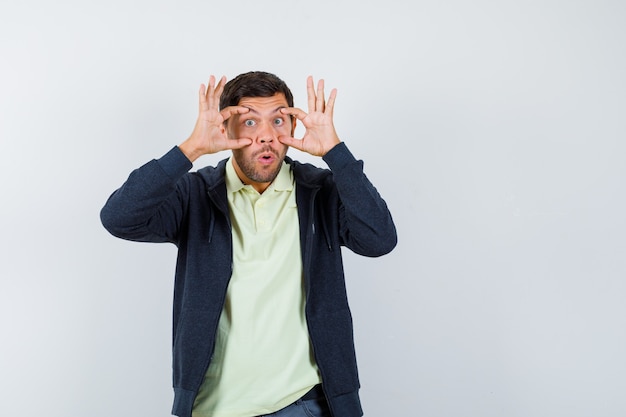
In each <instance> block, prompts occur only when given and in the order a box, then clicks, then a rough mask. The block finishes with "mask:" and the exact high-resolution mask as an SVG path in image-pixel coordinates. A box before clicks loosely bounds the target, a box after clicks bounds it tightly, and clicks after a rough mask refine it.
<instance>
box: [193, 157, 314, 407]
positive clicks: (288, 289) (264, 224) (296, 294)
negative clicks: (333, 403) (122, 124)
mask: <svg viewBox="0 0 626 417" xmlns="http://www.w3.org/2000/svg"><path fill="white" fill-rule="evenodd" d="M226 188H227V193H228V204H229V208H230V217H231V222H232V239H233V274H232V277H231V279H230V283H229V286H228V291H227V294H226V302H225V304H224V309H223V311H222V315H221V317H220V322H219V328H218V333H217V336H216V338H217V339H216V346H215V353H214V355H213V359H212V361H211V365H210V366H209V369H208V371H207V373H206V376H205V379H204V382H203V384H202V386H201V388H200V392H199V393H198V396H197V398H196V402H195V404H194V410H193V414H192V415H193V417H251V416H258V415H263V414H269V413H273V412H275V411H278V410H280V409H281V408H284V407H286V406H287V405H289V404H291V403H293V402H294V401H295V400H297V399H298V398H300V397H301V396H302V395H304V394H305V393H306V392H307V391H308V390H309V389H310V388H311V387H313V386H314V385H316V384H318V383H319V382H320V381H321V379H320V376H319V370H318V368H317V366H316V364H315V360H314V359H313V355H312V351H311V346H310V342H309V335H308V329H307V324H306V318H305V315H304V303H305V296H304V287H303V285H304V283H303V273H302V259H301V252H300V229H299V223H298V212H297V206H296V190H295V182H294V178H293V173H292V172H291V170H290V169H289V166H288V165H287V164H286V163H283V166H282V167H281V170H280V172H279V174H278V176H277V177H276V178H275V179H274V181H273V182H272V184H270V186H269V187H268V188H267V189H266V190H265V191H264V192H263V194H259V193H258V192H257V191H256V190H255V189H254V188H252V187H251V186H250V185H244V184H243V183H242V182H241V180H240V179H239V177H238V176H237V173H236V172H235V169H234V167H233V166H232V159H231V160H230V161H228V163H227V164H226Z"/></svg>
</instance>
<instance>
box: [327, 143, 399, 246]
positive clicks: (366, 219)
mask: <svg viewBox="0 0 626 417" xmlns="http://www.w3.org/2000/svg"><path fill="white" fill-rule="evenodd" d="M323 159H324V161H325V162H326V164H327V165H328V167H329V168H330V170H331V171H332V173H333V175H332V177H333V181H334V183H335V186H336V187H337V193H338V195H339V200H340V207H339V227H340V230H339V234H340V237H341V238H342V240H343V244H344V245H345V246H346V247H348V248H349V249H350V250H352V251H354V252H355V253H358V254H360V255H364V256H372V257H374V256H382V255H385V254H387V253H389V252H391V251H392V250H393V248H394V247H395V246H396V244H397V242H398V237H397V233H396V227H395V225H394V222H393V219H392V217H391V213H390V212H389V209H388V207H387V204H386V203H385V201H384V200H383V199H382V197H381V196H380V194H379V193H378V191H377V190H376V188H375V187H374V185H373V184H372V183H371V182H370V181H369V179H368V178H367V177H366V176H365V173H364V172H363V161H360V160H356V159H355V157H354V156H353V155H352V153H351V152H350V151H349V150H348V148H347V146H346V145H345V143H344V142H341V143H340V144H338V145H336V146H335V147H334V148H333V149H331V150H330V151H329V152H328V153H327V154H326V155H324V157H323Z"/></svg>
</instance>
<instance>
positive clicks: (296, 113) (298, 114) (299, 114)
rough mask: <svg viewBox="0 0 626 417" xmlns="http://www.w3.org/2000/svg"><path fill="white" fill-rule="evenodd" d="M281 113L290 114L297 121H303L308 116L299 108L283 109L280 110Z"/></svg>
mask: <svg viewBox="0 0 626 417" xmlns="http://www.w3.org/2000/svg"><path fill="white" fill-rule="evenodd" d="M280 112H281V113H282V114H290V115H292V116H296V119H298V120H303V119H304V118H305V117H307V116H308V114H307V113H306V112H305V111H304V110H301V109H299V108H297V107H283V108H282V109H280Z"/></svg>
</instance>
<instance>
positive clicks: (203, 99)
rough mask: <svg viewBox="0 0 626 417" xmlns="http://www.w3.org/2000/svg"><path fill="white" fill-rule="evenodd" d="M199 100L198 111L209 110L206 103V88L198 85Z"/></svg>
mask: <svg viewBox="0 0 626 417" xmlns="http://www.w3.org/2000/svg"><path fill="white" fill-rule="evenodd" d="M198 96H199V97H198V98H199V106H200V111H201V112H202V111H205V110H207V109H208V108H209V106H208V104H207V102H206V86H205V85H204V84H200V90H199V91H198Z"/></svg>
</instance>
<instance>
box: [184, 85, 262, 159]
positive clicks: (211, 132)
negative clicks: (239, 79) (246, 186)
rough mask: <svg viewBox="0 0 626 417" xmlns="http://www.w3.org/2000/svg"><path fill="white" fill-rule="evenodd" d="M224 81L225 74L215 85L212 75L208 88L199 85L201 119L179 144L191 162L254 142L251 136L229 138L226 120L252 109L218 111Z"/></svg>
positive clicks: (239, 108)
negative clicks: (247, 137) (225, 124)
mask: <svg viewBox="0 0 626 417" xmlns="http://www.w3.org/2000/svg"><path fill="white" fill-rule="evenodd" d="M225 84H226V77H222V78H221V79H220V80H219V82H218V83H217V86H216V85H215V77H214V76H213V75H211V76H210V78H209V83H208V87H207V86H205V85H204V84H201V85H200V91H199V96H200V97H199V110H198V120H197V121H196V125H195V127H194V128H193V132H191V136H189V138H188V139H187V140H185V141H184V142H183V143H182V144H180V146H179V148H180V150H181V151H182V152H183V153H184V154H185V155H186V156H187V158H189V160H190V161H191V162H193V161H195V160H196V159H198V158H199V157H200V156H202V155H206V154H211V153H216V152H219V151H223V150H227V149H239V148H243V147H244V146H248V145H250V144H251V143H252V140H251V139H229V138H228V136H227V134H226V129H225V127H224V121H226V120H228V119H229V118H230V117H231V116H233V115H235V114H244V113H247V112H248V111H250V110H249V109H248V108H246V107H241V106H230V107H226V108H225V109H222V110H221V111H220V110H219V102H220V96H221V94H222V91H223V90H224V85H225Z"/></svg>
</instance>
